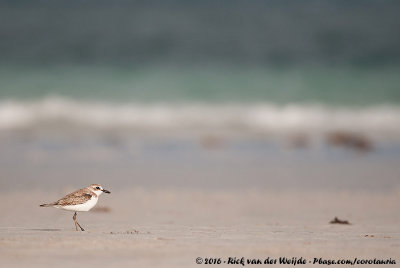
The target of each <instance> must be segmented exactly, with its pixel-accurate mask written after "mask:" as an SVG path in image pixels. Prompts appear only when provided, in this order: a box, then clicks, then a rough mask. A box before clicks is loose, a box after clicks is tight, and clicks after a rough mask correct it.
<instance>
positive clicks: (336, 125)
mask: <svg viewBox="0 0 400 268" xmlns="http://www.w3.org/2000/svg"><path fill="white" fill-rule="evenodd" d="M0 7H1V8H0V38H1V43H0V55H1V63H0V128H1V129H2V130H14V131H15V130H16V129H23V130H24V129H30V128H32V127H36V128H37V127H43V126H48V125H57V124H58V123H59V122H61V123H62V124H63V126H64V127H66V126H68V125H70V126H71V129H76V128H78V127H84V128H90V127H93V128H97V130H101V129H106V130H110V129H112V128H118V129H133V130H135V129H136V130H143V129H146V130H151V129H152V130H154V131H156V132H157V131H160V130H165V129H173V128H177V130H178V131H180V130H182V129H187V128H191V129H196V128H198V129H204V128H226V130H229V131H232V130H233V129H236V130H237V129H239V130H240V129H242V130H245V131H253V132H254V131H255V132H259V131H266V132H268V131H270V132H271V131H272V132H276V131H283V130H286V131H298V132H309V131H316V130H317V131H318V130H321V131H326V130H335V129H338V130H352V131H357V130H359V131H367V132H368V133H369V134H371V135H375V134H383V135H386V136H391V137H400V135H399V134H400V124H399V122H400V106H399V105H400V75H399V73H400V36H399V35H398V29H399V26H400V19H399V18H398V11H399V10H400V4H399V2H398V1H385V2H381V1H351V2H348V1H324V2H321V1H311V0H306V1H301V3H300V2H299V3H297V2H291V1H273V0H270V1H252V2H246V3H245V2H242V1H218V2H214V1H201V3H199V2H197V1H172V2H169V3H168V4H167V3H164V2H163V1H150V2H148V1H122V0H121V1H85V2H84V3H82V2H81V1H68V2H64V1H40V2H39V3H36V4H32V3H30V2H29V1H18V3H17V2H14V1H1V3H0Z"/></svg>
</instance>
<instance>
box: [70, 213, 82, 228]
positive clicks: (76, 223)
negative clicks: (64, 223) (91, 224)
mask: <svg viewBox="0 0 400 268" xmlns="http://www.w3.org/2000/svg"><path fill="white" fill-rule="evenodd" d="M72 219H73V220H74V222H75V228H76V230H77V231H78V227H77V225H78V226H79V228H81V231H85V229H83V228H82V226H80V224H79V223H78V221H77V220H76V212H75V214H74V216H73V217H72Z"/></svg>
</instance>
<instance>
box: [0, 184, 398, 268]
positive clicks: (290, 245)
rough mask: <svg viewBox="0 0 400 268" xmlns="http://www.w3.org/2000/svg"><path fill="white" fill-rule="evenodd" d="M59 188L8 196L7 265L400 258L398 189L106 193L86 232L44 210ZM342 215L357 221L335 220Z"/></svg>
mask: <svg viewBox="0 0 400 268" xmlns="http://www.w3.org/2000/svg"><path fill="white" fill-rule="evenodd" d="M60 194H61V193H57V192H49V191H46V192H40V191H24V192H21V191H19V192H14V193H12V192H8V193H3V194H2V195H1V197H0V214H1V215H2V216H1V218H0V226H1V227H0V259H1V263H2V266H3V267H51V266H57V267H68V266H70V265H75V266H78V267H87V266H90V267H92V266H104V267H133V266H139V267H155V266H159V267H199V266H201V265H205V264H204V263H203V264H201V265H200V264H196V258H198V257H201V258H202V259H203V261H204V260H205V259H206V258H221V261H222V263H221V264H220V265H218V266H222V265H226V266H229V265H228V264H227V263H225V264H224V263H223V262H224V261H229V257H231V258H235V257H236V258H238V259H240V258H242V257H244V260H246V259H260V260H265V259H266V258H268V257H270V258H272V259H274V258H276V259H279V258H280V257H287V258H292V257H297V258H300V257H303V258H305V259H306V260H307V265H305V266H307V267H308V266H310V267H324V266H326V265H323V264H319V263H317V264H312V262H313V261H314V258H318V259H319V258H322V259H324V260H336V259H350V260H353V259H354V258H358V259H383V260H386V259H390V258H391V259H392V260H396V262H397V263H398V261H400V254H399V252H400V229H399V226H400V225H399V223H400V215H399V214H398V208H399V207H398V204H399V203H400V192H399V191H398V190H397V191H391V192H386V193H371V192H365V191H364V192H362V191H361V192H354V191H353V192H351V191H338V192H332V191H331V192H324V191H319V192H294V191H278V192H276V191H275V192H274V191H264V190H263V191H255V190H247V191H246V190H244V191H239V190H237V191H233V190H231V191H195V190H182V189H169V190H149V189H140V188H135V189H124V190H118V191H113V192H112V194H111V195H107V196H101V200H100V201H99V204H98V210H97V211H96V210H94V211H91V212H87V213H80V214H78V220H79V222H80V223H81V225H82V226H83V227H84V228H86V229H87V231H85V232H76V231H75V230H74V225H73V221H72V213H71V212H68V211H60V210H57V209H52V208H39V206H38V204H40V203H41V202H43V201H48V200H53V199H56V198H57V197H58V196H59V195H60ZM11 204H12V206H11ZM335 216H337V217H339V218H340V219H345V220H348V221H349V222H350V223H351V224H350V225H343V224H329V222H330V220H332V219H333V218H334V217H335ZM278 262H279V260H278ZM309 262H311V263H309ZM215 265H216V264H215ZM239 265H240V264H239ZM397 265H398V264H397ZM240 266H241V265H240ZM246 266H252V265H251V264H246ZM381 266H382V267H384V266H385V267H386V266H387V265H381ZM395 266H396V265H392V267H395ZM373 267H380V266H379V265H374V266H373Z"/></svg>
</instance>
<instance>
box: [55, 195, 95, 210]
mask: <svg viewBox="0 0 400 268" xmlns="http://www.w3.org/2000/svg"><path fill="white" fill-rule="evenodd" d="M97 200H99V198H98V197H94V196H92V198H91V199H90V200H88V201H87V202H86V203H83V204H79V205H70V206H64V207H60V208H62V209H65V210H72V211H89V210H91V209H92V208H93V207H94V206H95V205H96V203H97Z"/></svg>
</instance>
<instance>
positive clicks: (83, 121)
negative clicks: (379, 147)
mask: <svg viewBox="0 0 400 268" xmlns="http://www.w3.org/2000/svg"><path fill="white" fill-rule="evenodd" d="M47 128H52V129H60V130H63V131H65V130H69V131H79V130H93V131H98V132H101V131H107V132H110V131H149V132H154V133H159V132H163V131H164V132H168V131H177V132H184V131H200V132H204V131H212V130H218V131H226V132H227V133H236V132H244V133H246V132H248V133H275V134H282V133H283V134H290V133H304V134H321V133H326V132H328V131H335V130H341V131H352V132H361V133H368V135H371V136H379V137H392V138H393V137H398V138H400V107H397V106H390V105H387V106H385V105H381V106H372V107H363V108H360V107H357V108H348V107H347V108H346V107H331V106H322V105H311V104H292V105H276V104H269V103H253V104H232V103H231V104H200V103H181V104H163V103H152V104H143V103H108V102H95V101H77V100H73V99H68V98H60V97H46V98H43V99H41V100H36V101H17V100H1V101H0V130H2V131H23V130H31V129H47Z"/></svg>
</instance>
